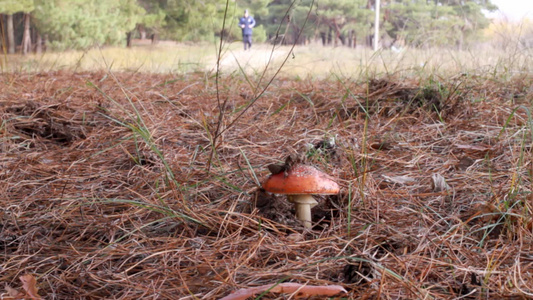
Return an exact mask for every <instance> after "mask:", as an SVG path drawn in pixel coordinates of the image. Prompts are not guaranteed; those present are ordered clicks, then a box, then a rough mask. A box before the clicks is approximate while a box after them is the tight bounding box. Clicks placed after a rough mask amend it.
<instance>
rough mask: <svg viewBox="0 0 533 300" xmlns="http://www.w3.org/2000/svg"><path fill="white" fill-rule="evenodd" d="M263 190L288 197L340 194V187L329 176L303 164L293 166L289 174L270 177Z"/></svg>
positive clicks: (283, 173) (282, 173)
mask: <svg viewBox="0 0 533 300" xmlns="http://www.w3.org/2000/svg"><path fill="white" fill-rule="evenodd" d="M263 188H264V189H265V190H266V191H267V192H270V193H274V194H286V195H303V194H321V195H332V194H337V193H339V185H338V184H337V183H336V182H335V181H333V179H332V178H331V177H330V176H329V175H328V174H325V173H322V172H321V171H319V170H317V169H315V168H314V167H311V166H306V165H302V164H297V165H294V166H292V168H291V169H290V170H289V171H288V172H287V173H285V172H281V173H278V174H272V175H270V177H268V178H267V180H266V181H265V182H264V183H263Z"/></svg>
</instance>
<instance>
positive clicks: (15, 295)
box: [2, 284, 26, 299]
mask: <svg viewBox="0 0 533 300" xmlns="http://www.w3.org/2000/svg"><path fill="white" fill-rule="evenodd" d="M5 290H6V292H7V294H8V295H9V296H8V297H9V298H5V297H3V296H2V299H22V298H24V296H25V295H26V294H24V293H23V292H20V291H18V290H16V289H14V288H12V287H10V286H9V285H7V284H6V286H5Z"/></svg>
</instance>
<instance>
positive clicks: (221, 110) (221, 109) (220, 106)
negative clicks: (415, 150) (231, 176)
mask: <svg viewBox="0 0 533 300" xmlns="http://www.w3.org/2000/svg"><path fill="white" fill-rule="evenodd" d="M228 8H229V0H226V8H225V9H224V19H223V21H222V30H221V31H220V43H219V46H218V55H217V71H216V74H215V86H216V89H217V104H218V111H219V112H218V121H217V128H216V129H215V134H214V135H213V139H212V141H211V147H212V148H211V153H210V154H209V160H208V161H207V173H208V174H209V172H210V171H211V162H212V161H213V156H214V155H215V150H216V144H217V139H218V132H219V131H220V127H221V126H222V121H223V119H224V109H225V107H226V104H227V102H228V98H227V97H226V99H225V100H224V102H223V103H220V88H219V79H220V58H221V57H222V45H223V42H224V29H226V18H227V15H228ZM208 130H209V129H208Z"/></svg>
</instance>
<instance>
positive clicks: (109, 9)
mask: <svg viewBox="0 0 533 300" xmlns="http://www.w3.org/2000/svg"><path fill="white" fill-rule="evenodd" d="M143 14H144V9H142V7H140V6H139V5H138V4H137V2H136V1H135V0H92V1H86V0H35V11H34V17H35V22H36V24H37V26H38V28H39V30H40V31H41V32H46V34H48V36H49V39H50V43H51V44H52V46H53V47H54V48H56V49H84V48H89V47H93V46H96V45H115V44H119V43H122V42H123V41H124V37H126V34H127V33H128V32H130V31H132V30H133V29H134V28H135V25H136V23H137V22H138V21H139V20H140V19H141V18H142V15H143Z"/></svg>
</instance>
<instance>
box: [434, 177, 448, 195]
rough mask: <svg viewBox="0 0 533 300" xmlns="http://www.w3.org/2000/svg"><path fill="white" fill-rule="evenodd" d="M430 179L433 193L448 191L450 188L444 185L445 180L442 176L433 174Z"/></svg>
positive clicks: (446, 184)
mask: <svg viewBox="0 0 533 300" xmlns="http://www.w3.org/2000/svg"><path fill="white" fill-rule="evenodd" d="M431 179H433V191H435V192H442V191H448V190H449V189H450V186H449V185H448V183H446V179H444V177H443V176H442V175H440V174H437V173H435V174H433V175H431Z"/></svg>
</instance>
